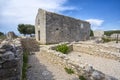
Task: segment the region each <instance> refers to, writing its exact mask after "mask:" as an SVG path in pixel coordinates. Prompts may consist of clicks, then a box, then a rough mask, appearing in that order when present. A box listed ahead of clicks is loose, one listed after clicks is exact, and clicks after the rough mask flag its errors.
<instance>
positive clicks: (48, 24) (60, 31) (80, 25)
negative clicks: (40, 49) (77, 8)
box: [35, 9, 90, 44]
mask: <svg viewBox="0 0 120 80" xmlns="http://www.w3.org/2000/svg"><path fill="white" fill-rule="evenodd" d="M35 30H36V39H37V41H40V43H42V44H49V43H59V42H66V41H69V42H72V41H80V40H88V39H89V35H90V24H89V23H88V22H86V21H82V20H79V19H75V18H71V17H67V16H64V15H60V14H56V13H52V12H48V11H45V10H42V9H39V10H38V14H37V17H36V22H35ZM39 37H40V38H39Z"/></svg>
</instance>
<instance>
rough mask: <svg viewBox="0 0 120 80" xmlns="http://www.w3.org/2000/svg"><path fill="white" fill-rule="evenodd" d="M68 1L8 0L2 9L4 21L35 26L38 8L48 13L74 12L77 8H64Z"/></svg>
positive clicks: (0, 14) (1, 14)
mask: <svg viewBox="0 0 120 80" xmlns="http://www.w3.org/2000/svg"><path fill="white" fill-rule="evenodd" d="M67 1H68V0H8V1H7V5H4V7H2V8H3V9H1V10H2V12H1V13H0V16H2V20H1V21H0V22H8V23H16V24H19V23H30V24H34V21H35V16H36V14H37V11H38V8H42V9H45V10H48V11H53V12H61V11H65V10H74V9H75V7H72V6H64V4H65V3H67Z"/></svg>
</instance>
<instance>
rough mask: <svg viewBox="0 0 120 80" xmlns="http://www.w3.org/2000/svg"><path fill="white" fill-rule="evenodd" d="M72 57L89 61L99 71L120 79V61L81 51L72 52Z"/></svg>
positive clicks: (84, 61) (85, 61)
mask: <svg viewBox="0 0 120 80" xmlns="http://www.w3.org/2000/svg"><path fill="white" fill-rule="evenodd" d="M68 56H69V58H70V59H73V60H75V59H77V60H76V61H81V62H83V63H88V64H90V65H92V66H93V68H95V69H96V70H98V71H101V72H103V73H105V74H108V75H110V76H113V77H115V78H117V79H118V80H120V62H118V61H115V60H111V59H106V58H102V57H97V56H92V55H88V54H84V53H80V52H71V53H70V54H68Z"/></svg>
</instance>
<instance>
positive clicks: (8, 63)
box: [0, 39, 23, 80]
mask: <svg viewBox="0 0 120 80" xmlns="http://www.w3.org/2000/svg"><path fill="white" fill-rule="evenodd" d="M22 58H23V51H22V47H21V42H20V39H15V40H13V41H9V40H4V41H3V42H2V43H1V44H0V80H21V76H22V64H23V62H22V60H23V59H22Z"/></svg>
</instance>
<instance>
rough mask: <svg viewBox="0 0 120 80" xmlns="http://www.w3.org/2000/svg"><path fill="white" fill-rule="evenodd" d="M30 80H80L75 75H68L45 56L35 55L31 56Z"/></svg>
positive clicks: (28, 75) (28, 74)
mask: <svg viewBox="0 0 120 80" xmlns="http://www.w3.org/2000/svg"><path fill="white" fill-rule="evenodd" d="M28 64H29V65H30V66H31V67H30V68H29V69H28V72H27V77H28V80H79V79H78V76H76V75H75V74H72V75H70V74H67V73H66V72H65V70H64V68H63V67H62V66H60V65H58V64H53V63H52V62H50V61H49V60H48V59H47V58H46V57H45V56H42V55H41V54H40V53H35V54H34V55H30V56H29V62H28Z"/></svg>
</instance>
